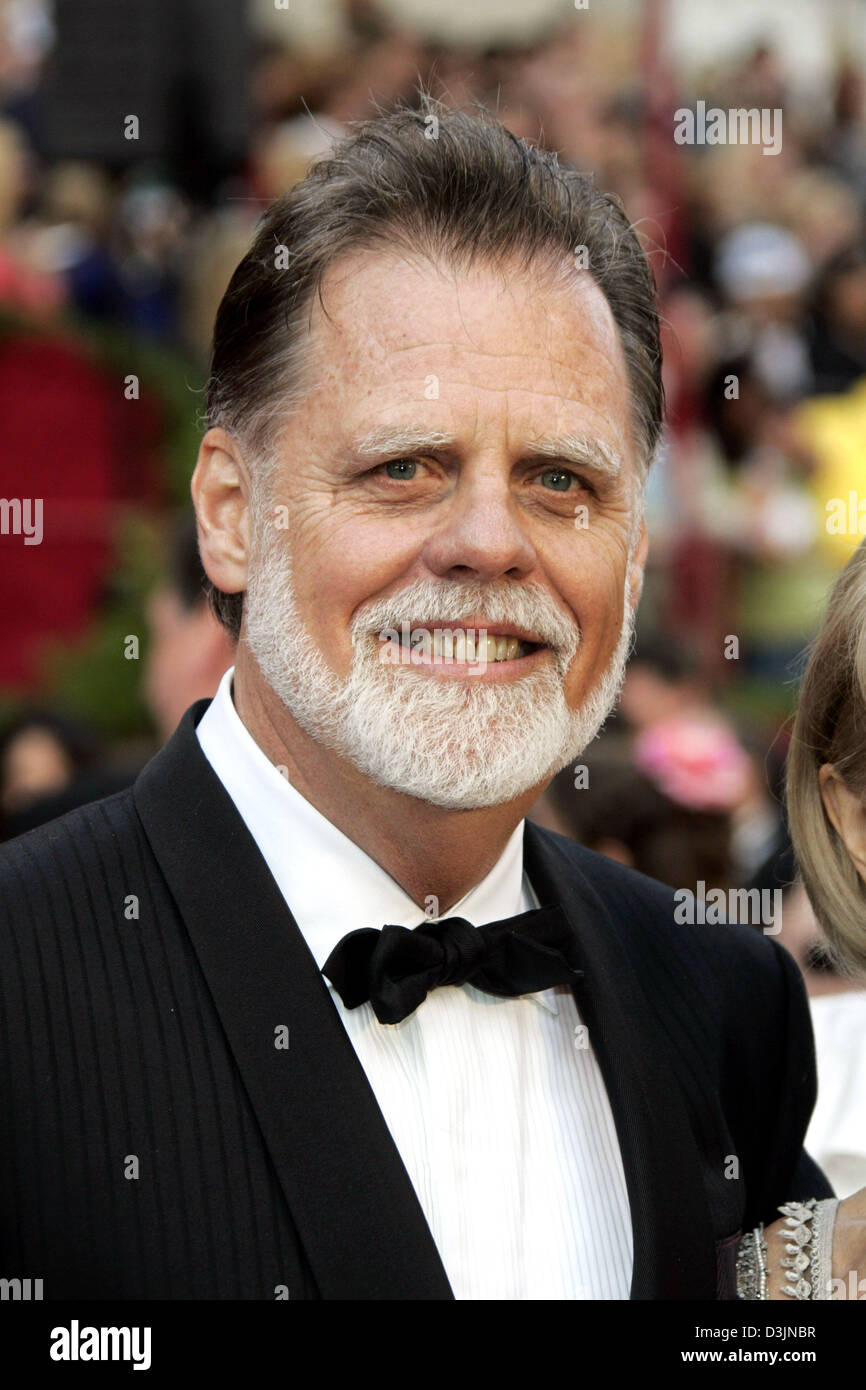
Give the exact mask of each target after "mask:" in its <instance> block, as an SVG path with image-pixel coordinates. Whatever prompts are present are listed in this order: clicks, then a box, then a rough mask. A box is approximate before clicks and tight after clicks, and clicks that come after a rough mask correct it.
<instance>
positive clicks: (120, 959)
mask: <svg viewBox="0 0 866 1390" xmlns="http://www.w3.org/2000/svg"><path fill="white" fill-rule="evenodd" d="M576 252H577V253H578V254H575V253H576ZM659 366H660V364H659V351H658V328H657V320H656V316H655V309H654V304H653V292H652V281H651V275H650V272H649V269H648V266H647V264H646V261H645V259H644V257H643V255H642V253H641V251H640V248H639V246H638V243H637V241H636V239H635V237H634V235H633V233H632V232H631V230H630V229H629V226H628V223H627V220H626V218H625V216H624V214H623V213H622V211H621V210H620V209H619V207H618V206H617V205H615V204H614V203H613V202H611V201H610V200H609V199H608V198H606V197H604V196H603V195H601V194H600V193H598V192H597V191H596V190H595V189H594V187H593V185H592V182H591V180H589V179H587V178H585V177H583V176H580V175H578V174H576V173H573V172H570V171H566V170H563V169H561V168H559V167H558V166H557V163H556V161H555V159H554V158H553V157H552V156H550V155H547V154H544V153H542V152H539V151H535V150H531V149H529V148H527V147H526V146H525V145H524V144H523V143H522V142H520V141H518V140H516V139H514V138H513V137H512V136H510V135H509V134H508V132H507V131H505V130H504V129H503V128H502V126H500V125H499V124H498V123H497V122H496V121H494V120H492V119H487V118H474V117H469V116H466V115H458V114H453V113H449V112H447V111H444V110H439V109H437V108H435V107H433V106H432V105H431V106H427V107H425V109H424V110H423V111H422V112H421V113H420V114H416V113H413V112H410V111H400V112H397V113H396V114H393V115H390V116H383V117H380V118H378V119H376V120H375V121H373V122H372V123H370V124H369V125H367V126H366V127H364V128H362V129H360V130H359V132H358V133H357V134H356V135H355V136H354V137H352V138H351V139H350V140H349V141H348V142H347V143H345V144H344V145H342V146H341V147H338V148H337V149H336V150H335V151H334V152H333V154H332V155H331V156H330V157H329V158H328V159H326V160H324V161H323V162H321V163H319V164H317V165H316V166H315V167H314V168H313V170H312V171H311V173H310V174H309V175H308V177H307V178H306V179H305V180H304V182H302V183H301V184H300V185H298V186H297V187H296V188H295V189H293V190H292V191H291V192H290V193H289V194H287V195H286V196H285V197H284V198H283V199H281V200H280V201H279V202H278V203H277V204H275V205H274V207H273V208H272V209H271V210H270V211H269V212H268V213H267V214H266V216H265V218H264V220H263V222H262V224H261V227H260V230H259V232H258V234H257V237H256V240H255V242H254V245H253V246H252V248H251V250H250V251H249V253H248V254H247V255H246V256H245V257H244V259H243V261H242V262H241V264H240V266H239V267H238V269H237V271H236V272H235V275H234V277H233V279H232V282H231V284H230V286H229V288H228V290H227V292H226V295H225V297H224V299H223V302H222V304H221V307H220V310H219V313H218V316H217V321H216V326H215V332H214V351H213V364H212V379H211V384H210V393H209V403H208V404H209V428H208V430H207V433H206V434H205V436H204V439H203V440H202V444H201V450H200V453H199V458H198V463H197V466H196V470H195V475H194V478H193V485H192V491H193V499H194V502H195V507H196V512H197V516H198V527H199V541H200V547H201V554H202V560H203V563H204V567H205V569H206V571H207V574H208V576H209V579H210V581H211V583H212V585H213V592H214V603H215V606H216V609H217V611H218V612H219V614H220V615H221V617H222V619H223V621H224V622H225V623H226V625H227V627H228V628H229V629H230V630H231V631H233V632H235V633H237V634H238V635H239V638H240V640H239V644H238V648H237V656H236V662H235V666H234V667H233V668H232V669H231V670H230V671H229V672H227V673H226V676H225V677H224V679H223V681H222V683H221V686H220V689H219V691H218V694H217V696H216V697H215V699H214V700H213V701H212V702H206V701H201V702H199V703H198V704H196V705H194V706H193V707H192V708H191V709H190V710H189V711H187V713H186V715H185V716H184V718H183V720H182V721H181V724H180V726H179V728H178V730H177V732H176V733H175V735H174V737H173V738H172V740H171V742H170V743H169V744H168V746H167V747H166V748H165V749H164V750H163V751H162V752H161V753H160V754H159V755H158V756H157V757H156V758H155V759H154V760H153V762H152V763H151V764H149V766H148V767H147V768H146V769H145V770H144V772H143V773H142V775H141V776H140V778H139V779H138V782H137V783H136V786H135V788H134V790H133V792H132V793H131V794H122V795H121V796H119V797H115V798H113V799H111V800H109V801H107V802H103V803H101V804H99V805H96V806H93V807H90V808H88V809H86V810H84V811H82V812H78V813H76V814H75V815H73V816H72V817H69V818H67V819H66V820H64V821H61V822H59V823H57V824H55V825H53V826H50V827H48V828H46V829H45V830H43V831H41V832H39V833H38V834H36V835H34V836H32V837H30V838H26V839H24V840H21V841H19V842H17V844H13V845H11V846H9V847H8V848H7V850H6V858H5V863H4V867H3V873H2V894H3V902H4V932H3V949H4V952H5V963H4V966H3V973H2V980H3V990H4V1001H3V1002H4V1014H3V1018H4V1029H3V1033H2V1037H3V1039H4V1042H3V1049H4V1057H5V1063H4V1067H5V1070H4V1080H3V1082H2V1097H3V1103H4V1105H5V1106H6V1107H8V1115H7V1116H6V1122H5V1123H4V1125H3V1134H4V1153H5V1162H6V1167H5V1170H4V1176H3V1182H2V1188H0V1191H2V1197H0V1201H2V1203H3V1228H4V1240H5V1250H4V1273H8V1274H10V1275H11V1274H14V1273H15V1272H16V1271H20V1272H21V1273H22V1274H24V1273H27V1272H30V1271H31V1270H32V1271H33V1272H34V1273H36V1272H38V1274H39V1276H40V1277H42V1278H43V1279H44V1287H45V1296H46V1298H48V1297H55V1298H59V1297H66V1296H70V1295H72V1294H75V1295H77V1296H85V1297H98V1296H103V1297H105V1296H112V1297H121V1298H132V1297H159V1298H201V1299H205V1298H217V1299H219V1298H233V1297H240V1298H286V1297H291V1298H293V1299H297V1298H329V1299H334V1298H351V1299H386V1298H388V1299H391V1298H396V1299H447V1298H454V1297H456V1298H460V1299H464V1298H503V1299H521V1298H551V1299H553V1298H564V1299H578V1298H592V1299H612V1298H627V1297H629V1295H631V1296H632V1297H634V1298H652V1299H661V1298H669V1299H676V1298H703V1299H707V1298H714V1297H716V1296H717V1295H718V1294H719V1293H721V1294H722V1295H723V1296H732V1294H733V1283H732V1274H733V1255H734V1249H735V1243H736V1237H737V1234H738V1232H739V1231H741V1230H748V1229H750V1228H751V1227H752V1226H753V1225H755V1224H756V1222H757V1221H759V1220H768V1219H772V1216H773V1215H774V1212H775V1206H776V1204H777V1203H779V1202H782V1201H785V1200H788V1199H791V1198H795V1197H801V1196H807V1195H810V1196H811V1195H816V1196H821V1195H824V1194H825V1193H826V1192H827V1191H828V1188H827V1185H826V1181H825V1180H824V1178H823V1176H822V1175H821V1174H820V1172H819V1171H818V1170H817V1169H816V1168H815V1166H814V1165H813V1164H812V1163H811V1161H810V1160H809V1159H808V1158H807V1156H806V1155H805V1154H804V1152H803V1150H802V1136H803V1132H804V1129H805V1126H806V1122H807V1119H808V1116H809V1112H810V1110H811V1107H812V1103H813V1099H814V1063H813V1056H812V1043H811V1035H810V1031H809V1023H808V1017H807V1012H806V1006H805V1001H804V997H803V991H802V988H801V985H800V983H799V978H798V976H797V972H796V970H795V968H794V966H793V964H792V963H791V962H790V961H789V960H788V959H787V957H786V956H785V955H784V954H783V953H782V952H781V950H780V949H779V948H778V947H777V946H776V945H775V943H773V942H772V941H770V940H769V939H768V938H766V937H763V936H760V935H758V934H752V933H750V932H749V931H747V930H745V929H738V928H735V927H727V928H718V927H716V928H712V927H700V928H694V927H693V928H683V927H679V926H677V925H676V923H675V921H674V902H673V895H672V893H671V892H670V891H669V890H668V889H665V888H662V887H661V886H660V885H658V884H654V883H653V882H652V881H650V880H649V879H645V878H642V877H641V876H639V875H637V874H635V873H633V872H630V871H628V870H626V869H624V868H622V867H620V866H618V865H615V864H612V863H609V862H608V861H606V860H604V859H602V858H600V857H598V856H596V855H594V854H591V853H589V852H587V851H585V850H582V849H580V848H579V847H577V846H576V845H574V844H572V843H571V842H569V841H567V840H564V839H561V838H559V837H557V836H555V835H551V834H548V833H546V832H543V831H541V830H539V829H537V828H535V827H533V826H532V825H531V824H530V823H527V822H526V821H525V820H524V817H525V814H526V812H527V810H528V809H529V807H530V806H531V805H532V803H533V801H534V800H535V799H536V797H537V796H538V794H539V792H540V790H541V789H542V788H543V787H544V786H545V785H546V784H547V782H548V781H549V780H550V778H551V777H552V776H553V774H554V773H555V772H556V771H557V770H558V769H560V768H561V767H563V766H564V765H565V764H566V763H567V762H569V761H570V760H572V759H574V758H575V757H577V756H578V754H579V753H580V751H581V749H582V748H583V747H584V746H585V745H586V744H587V743H588V742H589V741H590V740H591V739H592V738H593V737H594V735H595V734H596V733H597V731H598V729H599V728H600V726H601V724H602V722H603V720H604V717H605V715H606V713H607V712H608V710H609V709H610V707H611V705H612V703H613V701H614V699H615V697H616V693H617V690H618V687H619V685H620V682H621V678H622V672H623V666H624V663H625V659H626V654H627V650H628V646H629V641H630V633H631V623H632V615H633V612H634V609H635V606H636V604H637V601H638V597H639V593H640V587H641V576H642V570H643V565H644V561H645V558H646V550H647V538H646V531H645V528H644V526H643V523H642V519H641V502H640V497H641V484H642V481H643V478H644V475H645V471H646V468H647V466H648V462H649V458H650V456H651V454H652V451H653V447H654V445H655V442H656V438H657V435H658V429H659V417H660V411H661V387H660V377H659ZM577 794H579V793H577ZM540 909H544V910H543V911H541V910H540ZM526 914H531V915H530V916H527V915H526ZM407 929H416V930H407ZM418 929H420V930H418Z"/></svg>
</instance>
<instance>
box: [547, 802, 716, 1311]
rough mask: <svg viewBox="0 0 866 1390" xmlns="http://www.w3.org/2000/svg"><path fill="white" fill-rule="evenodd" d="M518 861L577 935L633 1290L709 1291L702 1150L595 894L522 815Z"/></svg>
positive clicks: (659, 1293)
mask: <svg viewBox="0 0 866 1390" xmlns="http://www.w3.org/2000/svg"><path fill="white" fill-rule="evenodd" d="M524 866H525V868H526V872H527V874H528V875H529V879H530V882H531V883H532V886H533V888H534V890H535V892H536V894H537V895H538V899H539V902H540V903H541V904H542V906H544V905H547V904H549V903H559V904H560V905H561V906H562V907H563V909H564V910H565V912H566V914H567V915H568V917H569V920H570V922H571V924H572V926H573V928H574V932H575V936H576V939H577V942H578V944H579V951H580V956H581V960H580V967H581V968H582V970H583V971H584V977H583V980H582V981H581V982H580V983H579V984H578V985H577V986H575V989H574V994H575V999H576V1001H577V1006H578V1009H579V1010H580V1014H581V1018H582V1019H583V1020H584V1022H585V1023H586V1025H587V1027H588V1030H589V1041H590V1044H591V1045H592V1047H593V1048H594V1050H595V1055H596V1057H597V1058H598V1062H599V1065H600V1067H601V1072H602V1075H603V1077H604V1081H605V1085H606V1087H607V1092H608V1096H609V1099H610V1104H611V1109H612V1111H613V1117H614V1122H615V1124H616V1131H617V1135H618V1138H619V1143H620V1151H621V1153H622V1160H623V1167H624V1171H625V1178H626V1183H627V1186H628V1195H629V1204H630V1207H631V1219H632V1230H633V1236H634V1273H633V1279H632V1287H631V1297H632V1298H633V1299H714V1298H715V1297H716V1255H715V1245H714V1236H713V1232H712V1227H711V1223H710V1215H709V1208H708V1204H707V1197H706V1193H705V1190H704V1186H703V1182H702V1179H701V1157H700V1153H699V1150H698V1147H697V1144H696V1142H695V1138H694V1135H693V1133H692V1129H691V1126H690V1125H689V1121H688V1117H687V1114H686V1110H685V1105H684V1102H683V1099H682V1095H681V1092H680V1090H679V1088H678V1085H677V1081H676V1078H675V1076H674V1075H673V1073H672V1070H671V1068H670V1066H669V1065H668V1064H667V1062H666V1059H665V1056H664V1050H663V1043H662V1041H661V1039H659V1037H658V1031H657V1028H656V1027H654V1026H653V1025H652V1023H651V1021H650V1020H649V1018H648V1016H647V1009H646V1005H645V1002H644V1000H643V995H642V990H641V986H640V979H639V974H638V972H639V962H637V961H634V960H632V959H630V957H629V955H628V954H627V952H626V950H625V948H624V946H623V944H622V942H621V940H620V936H619V933H618V932H617V930H616V927H615V925H614V923H613V921H612V920H611V918H610V915H609V914H608V912H607V910H606V909H605V906H604V904H603V902H602V901H601V899H600V897H599V896H598V894H597V893H596V891H595V890H594V889H593V887H592V885H591V884H590V883H589V882H588V880H587V879H586V877H585V876H584V875H583V874H582V873H581V872H580V870H579V868H578V867H577V865H576V864H575V863H574V862H573V860H572V859H571V858H570V857H569V856H568V854H567V852H566V850H565V849H564V848H563V847H562V846H561V845H560V844H559V843H558V841H557V840H556V839H554V838H553V837H552V836H550V835H548V834H547V833H546V832H544V831H542V830H540V829H539V828H538V827H537V826H535V825H533V824H532V823H531V822H529V821H528V822H527V823H526V829H525V837H524Z"/></svg>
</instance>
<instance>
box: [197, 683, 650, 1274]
mask: <svg viewBox="0 0 866 1390" xmlns="http://www.w3.org/2000/svg"><path fill="white" fill-rule="evenodd" d="M233 671H234V668H231V669H230V670H228V671H227V672H226V674H225V676H224V677H223V679H222V681H221V683H220V686H219V690H218V692H217V694H216V697H215V698H214V700H213V701H212V702H211V704H210V706H209V708H208V709H207V711H206V712H205V715H204V717H203V718H202V719H201V720H200V721H199V725H198V730H197V732H198V738H199V742H200V744H201V747H202V749H203V751H204V754H205V756H206V757H207V759H208V761H209V762H210V764H211V766H212V767H213V769H214V771H215V772H216V774H217V776H218V777H219V779H220V781H221V782H222V784H223V786H224V787H225V789H226V791H227V792H228V794H229V796H230V797H231V799H232V801H233V802H234V804H235V806H236V808H237V810H238V812H239V814H240V815H241V817H242V818H243V820H244V822H245V823H246V825H247V828H248V829H249V831H250V833H251V834H252V836H253V839H254V840H255V842H256V844H257V845H258V847H259V849H260V851H261V853H262V855H263V857H264V859H265V862H266V863H267V865H268V868H269V869H270V871H271V873H272V874H273V876H274V878H275V880H276V882H277V885H278V886H279V888H280V891H281V892H282V894H283V897H284V898H285V900H286V903H287V904H288V906H289V908H290V910H291V913H292V915H293V917H294V919H295V921H296V922H297V924H298V927H299V929H300V931H301V932H302V933H303V936H304V938H305V940H306V942H307V945H308V947H309V949H310V951H311V953H312V955H313V956H314V958H315V960H316V963H317V965H318V966H319V968H320V969H321V967H322V966H323V965H324V963H325V961H326V960H327V958H328V956H329V955H330V953H331V951H332V950H333V948H334V947H335V946H336V945H337V942H338V941H339V940H340V939H341V938H342V937H343V936H345V935H346V933H347V932H350V931H354V930H356V929H357V928H360V927H382V926H384V925H385V924H386V923H393V924H395V925H398V926H405V927H415V926H419V925H420V924H421V923H423V922H424V921H426V920H429V918H425V915H424V912H423V911H422V909H421V908H420V907H419V906H418V905H417V904H416V903H414V902H413V901H412V899H411V898H410V897H409V896H408V894H406V893H405V892H404V891H403V889H402V888H401V887H400V886H399V884H397V883H396V882H395V881H394V880H393V879H392V878H391V877H390V876H389V875H388V874H387V873H386V872H385V871H384V869H382V868H380V866H379V865H378V864H376V863H375V861H374V860H372V859H371V858H370V857H369V855H367V854H365V853H364V851H363V850H361V849H359V847H358V846H357V845H356V844H354V843H353V841H352V840H350V839H349V838H348V837H347V836H346V835H344V834H343V833H342V831H340V830H338V829H337V828H336V826H334V825H332V824H331V822H330V821H329V820H327V819H326V818H325V817H324V816H323V815H321V813H320V812H319V811H317V810H316V809H315V807H314V806H312V805H311V804H310V803H309V802H308V801H307V800H306V799H305V798H304V797H303V796H301V794H300V793H299V792H298V791H297V790H296V788H294V787H293V786H292V785H291V784H290V783H289V782H288V781H287V779H286V778H285V777H284V776H283V775H282V774H281V773H279V772H278V771H277V769H276V768H275V767H274V766H273V764H272V763H271V762H270V760H269V759H268V757H267V756H266V754H265V753H264V752H263V751H262V750H261V749H260V748H259V746H258V744H257V743H256V742H255V740H254V739H253V738H252V736H251V735H250V734H249V733H248V731H247V729H246V728H245V726H244V725H243V723H242V722H241V720H240V717H239V716H238V714H237V711H236V710H235V707H234V704H233V701H232V695H231V681H232V676H233ZM538 905H539V904H538V901H537V899H536V897H535V895H534V893H533V891H532V888H531V885H530V883H529V880H528V878H527V876H526V874H525V872H524V869H523V822H522V821H521V823H520V825H518V826H517V828H516V829H515V831H514V833H513V835H512V836H511V838H510V839H509V841H508V844H507V845H506V847H505V850H504V852H503V854H502V857H501V858H500V860H499V861H498V863H497V864H496V865H495V866H494V868H493V869H491V871H490V873H489V874H488V875H487V876H486V878H484V879H483V880H482V881H481V882H480V883H479V884H478V885H477V886H476V887H475V888H473V889H472V890H471V891H470V892H469V893H467V894H466V895H465V897H463V898H462V899H461V900H460V902H459V903H456V904H455V905H454V906H453V907H452V908H450V909H449V910H448V912H447V913H445V914H443V915H445V916H448V917H457V916H459V917H464V918H466V919H467V920H468V921H470V922H471V923H472V924H473V926H483V925H484V924H485V923H487V922H494V921H497V920H499V919H500V918H503V917H510V916H512V915H513V914H515V913H518V912H526V911H528V910H529V909H530V908H533V907H537V906H538ZM329 988H330V993H331V998H332V1000H333V1002H334V1006H335V1008H336V1009H337V1011H338V1013H339V1015H340V1018H341V1019H342V1022H343V1024H344V1026H345V1029H346V1032H347V1034H348V1036H349V1038H350V1040H351V1042H352V1045H353V1046H354V1048H355V1051H356V1053H357V1055H358V1058H359V1060H360V1062H361V1065H362V1067H363V1069H364V1071H365V1073H366V1075H367V1079H368V1081H369V1083H370V1086H371V1087H372V1090H373V1092H374V1094H375V1097H376V1100H377V1102H378V1105H379V1108H380V1110H381V1111H382V1114H383V1116H384V1118H385V1122H386V1124H387V1125H388V1128H389V1130H390V1132H391V1135H392V1137H393V1140H394V1143H395V1144H396V1146H397V1149H398V1151H399V1153H400V1157H401V1159H402V1160H403V1164H404V1166H405V1168H406V1171H407V1172H408V1174H409V1177H410V1179H411V1181H412V1184H413V1186H414V1188H415V1192H416V1193H417V1195H418V1200H419V1202H420V1204H421V1207H422V1209H423V1211H424V1215H425V1217H426V1218H427V1223H428V1225H429V1227H430V1231H431V1233H432V1236H433V1239H434V1241H435V1243H436V1247H437V1249H438V1251H439V1255H440V1258H441V1260H442V1264H443V1266H444V1268H445V1272H446V1274H447V1276H448V1279H449V1281H450V1284H451V1287H452V1289H453V1291H454V1296H455V1298H458V1299H625V1298H628V1296H629V1290H630V1286H631V1271H632V1229H631V1219H630V1212H629V1202H628V1194H627V1190H626V1184H625V1176H624V1173H623V1168H622V1160H621V1156H620V1151H619V1143H618V1140H617V1136H616V1130H615V1127H614V1122H613V1116H612V1113H611V1109H610V1103H609V1101H608V1097H607V1091H606V1089H605V1086H604V1082H603V1080H602V1076H601V1072H600V1070H599V1066H598V1062H597V1060H596V1058H595V1055H594V1053H593V1051H592V1049H591V1047H589V1048H588V1047H586V1046H576V1045H575V1043H576V1040H579V1038H578V1033H577V1031H576V1030H577V1029H578V1027H579V1025H580V1021H581V1020H580V1015H579V1013H578V1010H577V1006H576V1003H575V1000H574V995H573V994H572V993H571V990H570V989H569V987H568V986H560V987H558V988H556V989H551V990H547V991H545V992H544V993H540V994H534V995H525V996H523V997H521V998H517V999H500V998H497V997H495V996H493V995H490V994H484V993H482V992H481V991H480V990H477V989H475V988H474V987H473V986H472V985H460V986H453V985H450V986H442V987H440V988H439V989H436V990H433V991H431V993H430V994H429V995H428V996H427V998H426V999H425V1000H424V1002H423V1003H422V1004H421V1005H420V1006H419V1008H418V1009H416V1010H415V1012H414V1013H413V1014H410V1015H409V1017H408V1018H406V1019H404V1020H403V1022H402V1023H397V1024H381V1023H379V1021H378V1019H377V1018H376V1016H375V1014H374V1013H373V1010H372V1007H371V1005H370V1004H362V1005H361V1006H360V1007H359V1008H357V1009H347V1008H345V1006H344V1005H343V1002H342V1000H341V998H340V996H339V994H338V993H337V992H336V990H335V989H334V988H333V986H330V985H329Z"/></svg>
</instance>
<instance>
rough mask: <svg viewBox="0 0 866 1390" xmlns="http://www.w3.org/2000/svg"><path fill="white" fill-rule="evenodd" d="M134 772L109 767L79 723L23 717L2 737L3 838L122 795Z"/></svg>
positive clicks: (60, 717) (53, 716)
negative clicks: (77, 809) (85, 805)
mask: <svg viewBox="0 0 866 1390" xmlns="http://www.w3.org/2000/svg"><path fill="white" fill-rule="evenodd" d="M135 771H137V768H136V769H133V768H131V767H114V766H111V765H110V764H109V763H107V762H106V760H105V750H104V748H103V746H102V741H101V740H100V739H99V737H98V736H97V735H96V734H95V733H94V731H93V730H92V729H90V728H88V726H87V725H86V724H84V723H82V722H81V721H79V720H75V719H71V718H69V717H68V716H67V715H64V714H58V713H57V712H54V711H48V710H46V711H39V710H31V711H28V712H26V713H24V714H20V715H19V716H18V717H17V718H16V719H15V720H14V721H13V722H12V723H11V724H9V725H8V726H7V728H6V729H5V730H4V731H3V733H2V734H0V830H2V838H3V839H4V840H9V839H12V838H13V836H15V835H23V834H24V832H25V831H26V830H31V829H32V828H33V827H34V826H37V825H43V824H44V823H45V822H46V821H49V820H54V819H55V817H56V816H61V815H64V814H65V812H67V811H71V810H73V809H74V808H75V807H76V806H83V805H84V804H85V803H86V802H88V801H95V800H97V799H98V798H99V797H102V796H109V795H110V794H111V793H112V792H115V791H120V789H121V788H122V787H126V786H128V785H129V783H130V782H131V781H132V779H133V776H134V774H135Z"/></svg>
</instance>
